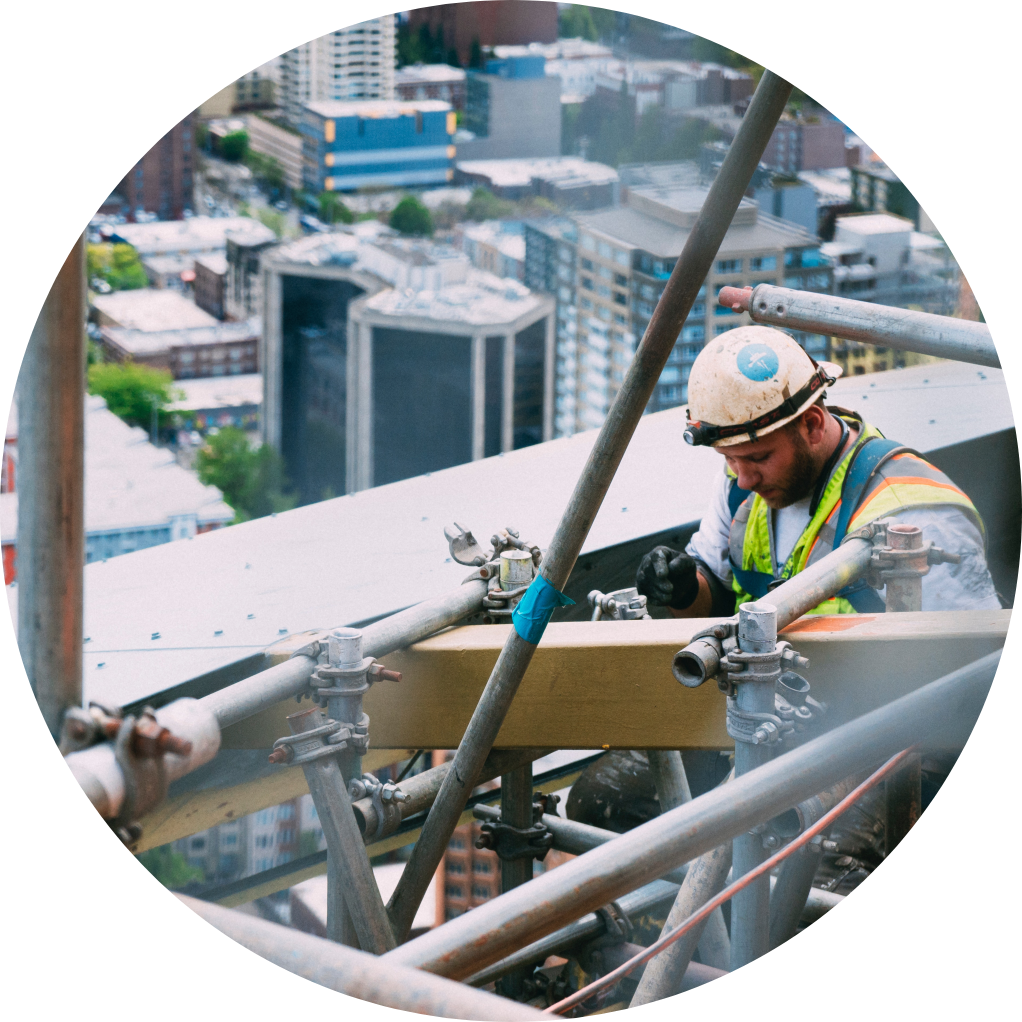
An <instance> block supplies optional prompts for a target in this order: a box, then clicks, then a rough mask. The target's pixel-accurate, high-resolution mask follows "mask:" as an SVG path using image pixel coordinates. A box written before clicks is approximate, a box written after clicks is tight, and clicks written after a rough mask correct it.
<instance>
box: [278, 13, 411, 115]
mask: <svg viewBox="0 0 1022 1022" xmlns="http://www.w3.org/2000/svg"><path fill="white" fill-rule="evenodd" d="M396 64H397V32H396V28H395V24H394V15H393V14H388V15H385V16H384V17H382V18H373V19H372V20H370V21H364V22H361V23H360V24H358V25H351V26H349V27H348V28H341V29H338V30H337V31H336V32H330V33H328V34H327V35H325V36H320V37H319V38H318V39H310V40H309V41H308V42H307V43H302V45H301V46H296V47H295V48H294V49H293V50H288V51H287V53H283V54H281V57H280V83H279V86H278V90H277V95H278V103H279V104H280V107H281V108H282V110H283V111H284V116H285V117H286V118H287V120H288V121H290V123H291V124H292V125H294V126H295V127H298V125H299V124H300V123H301V119H302V108H303V107H305V106H307V105H308V104H309V103H318V102H323V101H354V100H365V99H382V100H390V99H393V98H394V69H395V66H396Z"/></svg>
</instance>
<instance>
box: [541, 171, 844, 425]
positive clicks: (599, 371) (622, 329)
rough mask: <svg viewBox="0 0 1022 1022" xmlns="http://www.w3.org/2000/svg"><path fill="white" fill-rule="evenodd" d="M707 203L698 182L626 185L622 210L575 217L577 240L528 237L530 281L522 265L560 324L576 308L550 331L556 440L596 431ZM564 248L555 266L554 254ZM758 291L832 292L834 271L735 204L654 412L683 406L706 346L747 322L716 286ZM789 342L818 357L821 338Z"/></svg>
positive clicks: (805, 238) (777, 225)
mask: <svg viewBox="0 0 1022 1022" xmlns="http://www.w3.org/2000/svg"><path fill="white" fill-rule="evenodd" d="M706 195H707V190H706V189H705V188H701V187H698V186H691V187H680V186H679V187H656V186H652V187H629V188H628V190H627V197H626V203H627V204H626V205H624V206H621V207H618V208H614V209H605V210H598V211H595V212H591V213H575V214H572V215H571V220H572V222H573V223H574V225H575V233H576V240H575V241H574V242H573V243H572V242H570V241H569V239H568V236H567V234H565V233H564V232H563V231H562V232H561V237H560V238H552V237H550V235H549V234H543V232H541V231H538V230H529V231H528V232H527V233H526V247H527V252H526V267H527V269H526V281H530V280H532V279H533V278H532V277H531V276H530V275H529V274H530V269H529V268H530V267H535V272H536V273H540V272H544V273H545V275H546V278H547V280H548V284H547V287H546V290H548V291H550V290H551V289H552V288H553V287H556V289H557V290H555V291H552V293H555V294H557V295H558V310H559V316H561V317H562V319H565V320H566V319H567V317H566V316H564V315H563V314H562V313H561V309H562V308H563V309H564V310H565V311H567V310H568V309H570V308H572V307H573V308H575V309H576V310H577V312H576V322H575V335H574V337H572V336H571V334H570V332H569V328H568V325H567V323H566V322H562V323H561V324H559V327H560V328H559V330H558V380H557V400H558V405H557V433H558V435H571V434H572V433H575V432H578V431H581V430H584V429H593V428H596V427H598V426H600V425H602V423H603V420H604V418H605V417H606V415H607V411H608V410H609V408H610V405H611V402H612V401H613V400H614V397H615V396H616V395H617V392H618V390H619V389H620V387H621V384H622V383H623V382H624V374H625V370H626V369H627V368H628V365H629V363H630V362H631V359H632V356H633V355H634V353H635V348H636V346H637V344H638V342H639V340H641V338H642V335H643V334H644V333H645V331H646V327H647V326H648V325H649V320H650V317H651V316H652V315H653V309H654V308H655V306H656V304H657V302H658V301H659V299H660V295H661V294H662V292H663V289H664V286H665V284H666V282H667V279H668V278H669V277H670V275H671V271H672V270H673V269H674V264H675V263H676V262H677V259H678V256H679V255H680V254H681V250H682V248H683V247H684V244H685V241H686V239H687V238H688V235H689V232H690V231H691V229H692V226H693V224H694V223H695V219H696V217H697V215H698V213H699V210H700V208H701V207H702V204H703V202H704V201H705V199H706ZM572 244H574V251H575V260H576V262H575V266H574V274H575V281H576V283H575V286H574V289H573V290H574V294H573V295H572V288H571V285H570V284H569V280H570V278H571V274H572V269H570V268H569V262H568V260H570V257H571V246H572ZM530 246H533V247H534V248H535V249H536V251H535V253H532V252H530V251H529V247H530ZM562 249H563V250H564V255H565V257H566V259H565V262H564V263H563V264H562V265H563V267H564V268H563V270H562V269H561V267H560V266H558V264H557V261H556V260H553V259H552V258H551V253H553V252H557V253H558V254H560V253H561V250H562ZM541 264H542V266H544V267H546V268H545V269H544V270H542V271H541V270H540V267H541ZM553 267H557V269H556V275H555V274H554V273H553V272H552V268H553ZM758 283H774V284H781V285H783V286H786V287H794V288H799V289H800V290H809V291H820V292H824V293H830V292H831V290H832V288H833V269H832V267H831V265H830V260H829V259H828V258H826V256H824V255H822V254H821V253H820V247H819V241H818V239H817V238H816V236H815V235H814V234H810V233H809V232H808V231H806V230H804V229H803V228H801V227H799V226H797V225H795V224H791V223H788V222H787V221H784V220H780V219H778V218H776V217H773V216H770V215H769V214H766V213H763V212H761V211H760V209H759V207H758V206H757V204H756V203H755V202H753V201H752V200H749V199H743V200H742V203H741V205H740V206H739V208H738V211H737V212H736V214H735V217H734V220H733V221H732V224H731V227H730V228H729V230H728V232H727V235H726V236H725V238H724V242H723V244H722V245H721V247H720V250H719V252H718V253H717V258H716V260H715V261H714V264H713V268H712V269H711V271H710V274H709V275H708V277H707V279H706V282H705V284H704V285H703V288H702V289H701V290H700V292H699V295H698V297H697V299H696V301H695V303H694V304H693V306H692V309H691V310H690V312H689V316H688V319H687V320H686V322H685V324H684V326H683V327H682V330H681V333H680V334H679V336H678V340H677V343H676V344H675V348H674V351H673V352H672V353H671V356H670V359H669V361H668V364H667V366H666V367H665V369H664V371H663V373H662V374H661V377H660V381H659V384H658V386H657V388H656V390H655V391H654V396H653V398H652V399H651V401H650V405H649V410H650V411H659V410H661V409H664V408H672V407H675V406H676V405H679V404H684V403H685V401H686V400H687V398H688V394H687V390H688V387H687V383H688V375H689V372H690V370H691V367H692V363H693V362H694V361H695V358H696V355H698V354H699V352H700V350H701V349H702V347H703V345H704V344H706V343H707V342H708V341H709V340H710V339H712V338H713V337H715V336H716V335H717V334H720V333H723V332H724V331H725V330H730V329H732V328H733V327H736V326H741V325H743V324H744V323H747V322H749V318H748V316H747V315H746V314H741V315H739V314H737V313H734V312H733V311H732V310H731V309H729V308H724V307H722V306H719V305H718V304H717V302H716V296H717V294H718V293H719V291H720V289H721V288H722V287H724V286H726V285H732V286H737V287H744V286H745V285H746V284H758ZM562 289H563V299H562V295H561V291H562ZM795 336H796V338H797V339H798V340H799V342H800V343H801V344H803V345H804V346H805V348H806V350H807V351H809V352H810V354H812V355H813V356H814V357H819V358H823V357H826V354H827V345H828V341H827V338H826V337H824V336H822V335H815V334H805V335H802V334H796V335H795Z"/></svg>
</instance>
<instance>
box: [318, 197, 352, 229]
mask: <svg viewBox="0 0 1022 1022" xmlns="http://www.w3.org/2000/svg"><path fill="white" fill-rule="evenodd" d="M319 218H320V220H322V221H323V223H325V224H336V223H342V224H351V223H354V222H355V214H354V213H352V212H351V210H350V209H348V207H347V206H346V205H345V204H344V201H343V200H342V199H341V197H340V196H339V195H338V194H337V193H336V192H320V193H319Z"/></svg>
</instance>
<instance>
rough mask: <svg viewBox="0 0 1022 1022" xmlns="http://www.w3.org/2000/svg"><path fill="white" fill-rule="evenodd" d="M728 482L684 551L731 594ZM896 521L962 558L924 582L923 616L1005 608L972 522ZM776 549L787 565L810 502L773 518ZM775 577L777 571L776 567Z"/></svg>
mask: <svg viewBox="0 0 1022 1022" xmlns="http://www.w3.org/2000/svg"><path fill="white" fill-rule="evenodd" d="M727 494H728V478H727V475H726V474H725V473H724V472H721V474H720V483H719V484H718V486H717V488H716V490H715V491H714V493H713V495H712V497H711V499H710V506H709V507H708V508H707V509H706V514H705V515H703V520H702V522H701V524H700V526H699V529H698V531H697V532H696V533H695V535H693V537H692V539H691V540H690V541H689V543H688V546H686V547H685V553H687V554H688V555H689V557H698V558H699V560H701V561H702V562H703V563H704V564H705V565H706V566H707V567H708V568H710V570H711V571H712V572H713V573H714V574H715V575H716V576H717V577H718V578H719V579H720V580H721V581H722V582H723V583H724V584H725V585H727V586H728V587H729V588H730V586H731V577H732V576H731V566H730V563H729V561H728V536H729V534H730V531H731V513H730V511H729V510H728V504H727ZM891 517H892V518H897V519H898V521H899V522H904V523H905V524H906V525H915V526H918V527H919V528H920V529H922V531H923V542H924V543H928V542H933V543H935V544H936V545H937V546H939V547H941V548H942V549H944V550H946V551H947V552H948V553H953V554H959V555H960V556H961V558H962V561H961V564H938V565H934V566H933V567H932V568H930V571H929V573H928V574H927V575H925V576H924V577H923V610H996V609H999V608H1000V606H1001V603H1000V600H999V599H998V598H997V593H996V591H995V589H994V583H993V580H992V579H991V578H990V571H989V570H988V568H987V563H986V554H985V551H984V548H983V537H982V535H981V534H980V531H979V529H977V528H976V525H975V524H974V523H973V521H972V519H970V518H969V517H968V515H966V514H965V513H964V512H962V511H961V510H959V509H958V508H956V507H933V508H912V509H909V510H906V511H902V512H900V513H898V514H896V515H892V516H891ZM770 524H771V527H772V528H773V530H774V547H775V550H776V557H777V560H778V562H779V563H780V564H781V565H783V564H784V562H785V561H786V560H787V559H788V555H789V554H790V553H791V551H792V549H794V546H795V544H796V543H797V542H798V538H799V536H801V535H802V532H803V531H804V530H805V528H806V526H807V525H808V524H809V501H808V499H807V500H804V501H799V502H798V503H797V504H793V505H792V506H791V507H786V508H783V509H782V510H780V511H771V512H770ZM774 571H775V573H776V571H777V565H775V566H774Z"/></svg>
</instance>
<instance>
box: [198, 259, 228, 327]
mask: <svg viewBox="0 0 1022 1022" xmlns="http://www.w3.org/2000/svg"><path fill="white" fill-rule="evenodd" d="M192 288H193V289H194V292H195V304H196V305H197V306H198V307H199V308H200V309H202V310H203V311H205V312H208V313H209V314H210V315H211V316H214V317H216V318H217V319H224V318H225V314H226V290H227V257H226V256H224V255H221V254H220V253H219V252H217V253H211V254H210V255H203V256H199V257H198V259H196V260H195V280H194V281H193V282H192Z"/></svg>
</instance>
